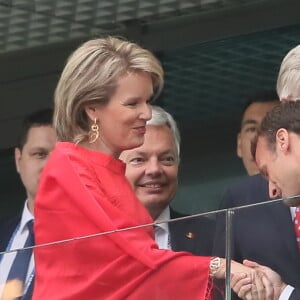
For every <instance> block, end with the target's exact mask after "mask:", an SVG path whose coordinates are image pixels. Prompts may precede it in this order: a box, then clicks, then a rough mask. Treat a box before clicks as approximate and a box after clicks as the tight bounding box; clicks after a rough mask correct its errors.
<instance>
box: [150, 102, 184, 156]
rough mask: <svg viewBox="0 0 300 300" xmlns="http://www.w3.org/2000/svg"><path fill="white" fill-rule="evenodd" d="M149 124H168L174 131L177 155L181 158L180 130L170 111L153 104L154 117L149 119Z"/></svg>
mask: <svg viewBox="0 0 300 300" xmlns="http://www.w3.org/2000/svg"><path fill="white" fill-rule="evenodd" d="M147 125H153V126H162V125H166V126H168V127H169V128H170V129H171V132H172V134H173V137H174V140H175V145H176V150H177V157H178V159H179V155H180V142H181V138H180V132H179V129H178V126H177V124H176V121H175V120H174V118H173V117H172V116H171V115H170V114H169V113H168V112H166V111H165V110H164V109H163V108H161V107H159V106H155V105H153V106H152V117H151V119H150V120H149V121H147Z"/></svg>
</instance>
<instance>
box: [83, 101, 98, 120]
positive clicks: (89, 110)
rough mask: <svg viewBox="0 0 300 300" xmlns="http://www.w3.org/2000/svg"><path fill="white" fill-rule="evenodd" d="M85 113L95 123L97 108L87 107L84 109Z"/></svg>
mask: <svg viewBox="0 0 300 300" xmlns="http://www.w3.org/2000/svg"><path fill="white" fill-rule="evenodd" d="M84 111H85V113H86V115H87V116H88V118H89V119H90V120H91V121H94V120H95V119H97V116H96V108H95V107H94V106H91V105H87V106H85V107H84Z"/></svg>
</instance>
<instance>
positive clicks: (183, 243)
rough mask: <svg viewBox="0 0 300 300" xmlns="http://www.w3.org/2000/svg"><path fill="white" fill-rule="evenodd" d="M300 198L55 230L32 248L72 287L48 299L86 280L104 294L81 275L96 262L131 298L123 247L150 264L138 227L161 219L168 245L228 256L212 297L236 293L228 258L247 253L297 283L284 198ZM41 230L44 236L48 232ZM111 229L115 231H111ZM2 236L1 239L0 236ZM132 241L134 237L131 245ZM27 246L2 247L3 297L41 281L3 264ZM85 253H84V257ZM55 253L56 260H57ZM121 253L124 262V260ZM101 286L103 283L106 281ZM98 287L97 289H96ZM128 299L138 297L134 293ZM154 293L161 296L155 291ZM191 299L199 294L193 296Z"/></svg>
mask: <svg viewBox="0 0 300 300" xmlns="http://www.w3.org/2000/svg"><path fill="white" fill-rule="evenodd" d="M299 197H300V196H299ZM299 202H300V201H299V200H298V197H291V198H288V199H278V200H268V201H265V202H259V203H255V204H248V205H244V206H239V207H233V208H228V209H223V210H217V211H212V212H207V213H199V214H194V215H190V216H182V217H179V218H175V219H171V220H166V222H157V223H149V224H143V225H137V226H132V227H128V228H119V229H116V230H110V231H101V230H99V232H86V230H85V229H84V230H82V233H83V234H82V235H80V236H63V235H61V234H60V233H57V236H60V239H57V240H51V237H49V241H48V242H46V243H42V244H37V245H35V248H36V249H35V251H38V252H39V259H40V260H39V261H36V264H37V265H38V264H39V263H41V262H42V264H43V267H44V271H45V267H46V268H47V271H48V272H49V274H51V275H50V276H49V277H48V280H49V286H51V285H52V283H51V280H53V281H55V280H58V279H61V280H62V281H63V282H64V287H65V289H66V290H68V289H70V296H69V298H60V297H59V292H58V291H56V292H55V293H54V295H57V296H54V298H52V299H79V298H76V297H75V296H74V295H76V293H77V289H79V288H81V289H82V288H84V286H85V283H84V282H83V281H86V286H87V288H90V287H89V285H91V283H92V282H94V284H95V285H98V286H95V287H94V288H93V289H91V290H94V291H95V295H94V297H93V298H92V299H105V297H103V296H102V293H101V282H97V280H96V279H95V277H93V278H88V276H87V277H85V279H84V280H83V278H82V276H84V272H82V270H87V269H88V270H89V271H90V274H92V275H91V276H94V275H95V272H97V268H99V270H101V272H103V274H104V276H105V277H106V278H110V280H111V281H112V282H113V283H114V287H113V288H115V289H118V288H119V289H120V291H121V292H120V294H119V296H118V297H117V298H116V299H131V298H130V296H129V295H127V296H124V295H125V294H126V292H125V291H124V285H126V284H127V282H126V280H127V279H126V278H127V276H128V272H130V266H129V265H128V264H130V260H126V259H125V258H124V249H128V252H127V253H126V255H130V253H131V251H132V249H139V251H137V252H136V253H135V254H134V256H135V257H134V258H133V259H136V260H141V261H143V263H145V264H149V265H151V261H146V260H144V257H143V254H144V253H147V251H149V250H147V249H144V244H143V240H142V239H141V237H142V236H143V234H144V233H142V234H140V232H141V231H142V232H143V231H146V228H148V229H149V228H151V227H154V228H155V227H156V226H157V225H159V226H161V225H162V224H163V223H164V224H165V225H166V223H167V224H168V227H169V233H170V235H169V239H167V240H166V239H162V243H163V244H164V245H165V247H169V246H170V245H171V247H172V248H173V249H174V250H175V251H188V252H191V253H193V254H194V255H202V256H220V257H225V258H226V259H227V261H226V277H225V278H224V280H218V281H215V280H214V285H215V289H214V295H215V296H214V298H215V299H218V300H219V299H237V298H235V297H236V296H235V293H234V292H233V290H232V289H231V276H230V274H231V271H232V270H231V264H230V262H231V260H232V259H234V260H236V261H239V262H242V261H243V260H244V259H249V260H253V261H257V262H258V263H260V264H264V265H266V266H268V267H270V268H271V269H273V270H275V271H276V272H277V273H279V274H280V276H281V278H282V280H283V281H284V282H286V283H287V284H290V285H291V286H294V287H295V286H296V287H297V286H299V282H300V274H299V273H300V269H299V266H300V262H299V252H298V249H297V243H296V235H295V233H294V231H293V221H292V215H291V210H290V207H289V206H288V205H286V203H288V204H289V205H291V204H292V205H297V204H298V203H299ZM49 222H52V224H54V222H55V220H54V219H53V220H49ZM66 226H67V224H66ZM78 226H82V227H84V226H83V224H78ZM162 228H164V226H162ZM151 230H152V229H151ZM137 232H139V234H138V235H136V233H137ZM35 234H36V235H39V234H40V233H38V232H36V233H35ZM43 234H44V235H45V236H47V233H43ZM148 234H149V232H146V235H148ZM112 235H115V236H114V237H113V236H112ZM148 238H149V237H148V236H147V239H148ZM107 239H110V241H113V242H114V243H116V244H115V247H114V248H112V249H111V251H110V249H108V248H107V247H106V246H105V245H107ZM124 241H127V242H126V243H127V244H126V245H122V243H124ZM1 242H4V240H3V239H2V238H1ZM132 243H134V246H133V247H132ZM148 245H149V244H147V246H146V247H148ZM122 247H123V249H122ZM12 248H13V247H12ZM89 249H92V251H91V253H93V255H91V256H89ZM28 250H31V247H27V248H20V249H19V248H17V247H15V248H14V249H12V250H6V251H3V252H1V253H0V254H1V265H0V266H1V269H0V280H1V281H0V283H1V285H0V299H1V300H12V299H26V298H20V297H21V296H22V293H23V292H24V291H25V293H31V291H30V290H31V288H32V284H33V282H35V284H36V285H38V284H39V281H35V276H34V275H35V274H34V271H33V270H32V269H31V271H29V272H28V273H27V274H26V277H25V284H24V281H22V280H18V279H11V277H10V275H9V270H8V268H6V267H5V266H8V265H11V264H12V261H13V260H14V258H15V256H16V255H18V254H19V253H20V252H25V251H28ZM154 251H160V250H154ZM55 252H56V253H57V254H55ZM285 252H286V253H288V254H287V255H286V257H284V258H283V257H279V256H280V255H282V254H283V253H285ZM116 253H119V254H120V255H119V258H117V257H116V256H115V255H116ZM48 257H51V259H50V260H49V261H47V260H48ZM70 257H71V258H72V259H73V262H76V261H77V262H78V265H76V266H74V265H72V266H71V268H72V270H71V271H70V270H68V266H69V267H70V265H69V263H70V261H72V259H71V260H70V259H69V258H70ZM83 257H85V259H82V258H83ZM58 258H59V261H58V260H57V259H58ZM123 259H124V262H126V263H127V265H126V264H123V262H122V260H123ZM31 263H33V262H31ZM81 264H82V265H81ZM105 264H107V265H110V266H109V267H111V269H114V267H113V266H112V265H113V264H115V266H116V268H115V269H114V270H115V272H117V273H118V275H117V276H116V278H117V279H116V280H115V279H114V276H115V274H112V273H110V271H109V270H111V269H109V267H108V268H107V270H106V265H105ZM57 265H59V266H60V268H59V267H57ZM162 268H163V267H162ZM291 269H292V270H291ZM37 270H38V267H37ZM297 270H298V272H297ZM55 272H56V273H55ZM117 273H116V274H117ZM191 274H192V273H191ZM194 274H195V273H194ZM295 274H296V275H295ZM37 276H38V275H37ZM74 276H78V284H77V285H74V287H72V286H71V284H72V282H74V278H73V279H72V280H70V277H74ZM166 276H168V274H166ZM194 276H195V275H194ZM8 278H10V279H8ZM170 278H172V276H171V277H170ZM137 280H138V279H137ZM146 280H147V279H146ZM40 282H42V281H40ZM42 284H45V282H42ZM169 284H170V283H169ZM171 284H174V295H173V297H172V298H170V299H179V300H180V299H181V298H176V297H177V295H176V288H177V285H178V284H181V282H178V284H177V283H176V282H174V283H171ZM103 288H104V289H106V288H107V287H103ZM152 289H156V290H157V291H162V292H163V291H164V289H165V286H164V285H161V283H160V282H157V283H155V281H152ZM97 291H98V292H99V294H97V293H98V292H97ZM158 294H159V293H158ZM72 295H73V296H72ZM72 297H73V298H72ZM74 297H75V298H74ZM43 299H46V300H51V299H50V298H49V297H48V296H45V298H43ZM132 299H136V298H134V297H133V298H132ZM155 299H156V298H155ZM157 299H160V298H159V296H158V298H157ZM195 299H198V298H196V297H195ZM41 300H42V299H41ZM82 300H85V299H82Z"/></svg>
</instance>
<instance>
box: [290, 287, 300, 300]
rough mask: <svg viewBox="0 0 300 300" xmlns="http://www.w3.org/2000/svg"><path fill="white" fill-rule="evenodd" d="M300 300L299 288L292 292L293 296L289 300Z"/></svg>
mask: <svg viewBox="0 0 300 300" xmlns="http://www.w3.org/2000/svg"><path fill="white" fill-rule="evenodd" d="M299 299H300V289H299V288H296V289H295V290H294V291H293V292H292V294H291V296H290V298H289V300H299Z"/></svg>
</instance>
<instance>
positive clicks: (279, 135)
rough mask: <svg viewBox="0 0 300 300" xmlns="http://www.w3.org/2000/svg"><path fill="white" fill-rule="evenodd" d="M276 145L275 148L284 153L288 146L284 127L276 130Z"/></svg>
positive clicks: (286, 132)
mask: <svg viewBox="0 0 300 300" xmlns="http://www.w3.org/2000/svg"><path fill="white" fill-rule="evenodd" d="M276 145H277V149H278V150H279V151H281V152H283V153H286V152H287V151H288V149H289V147H290V138H289V133H288V131H287V130H286V129H285V128H280V129H278V130H277V132H276Z"/></svg>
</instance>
